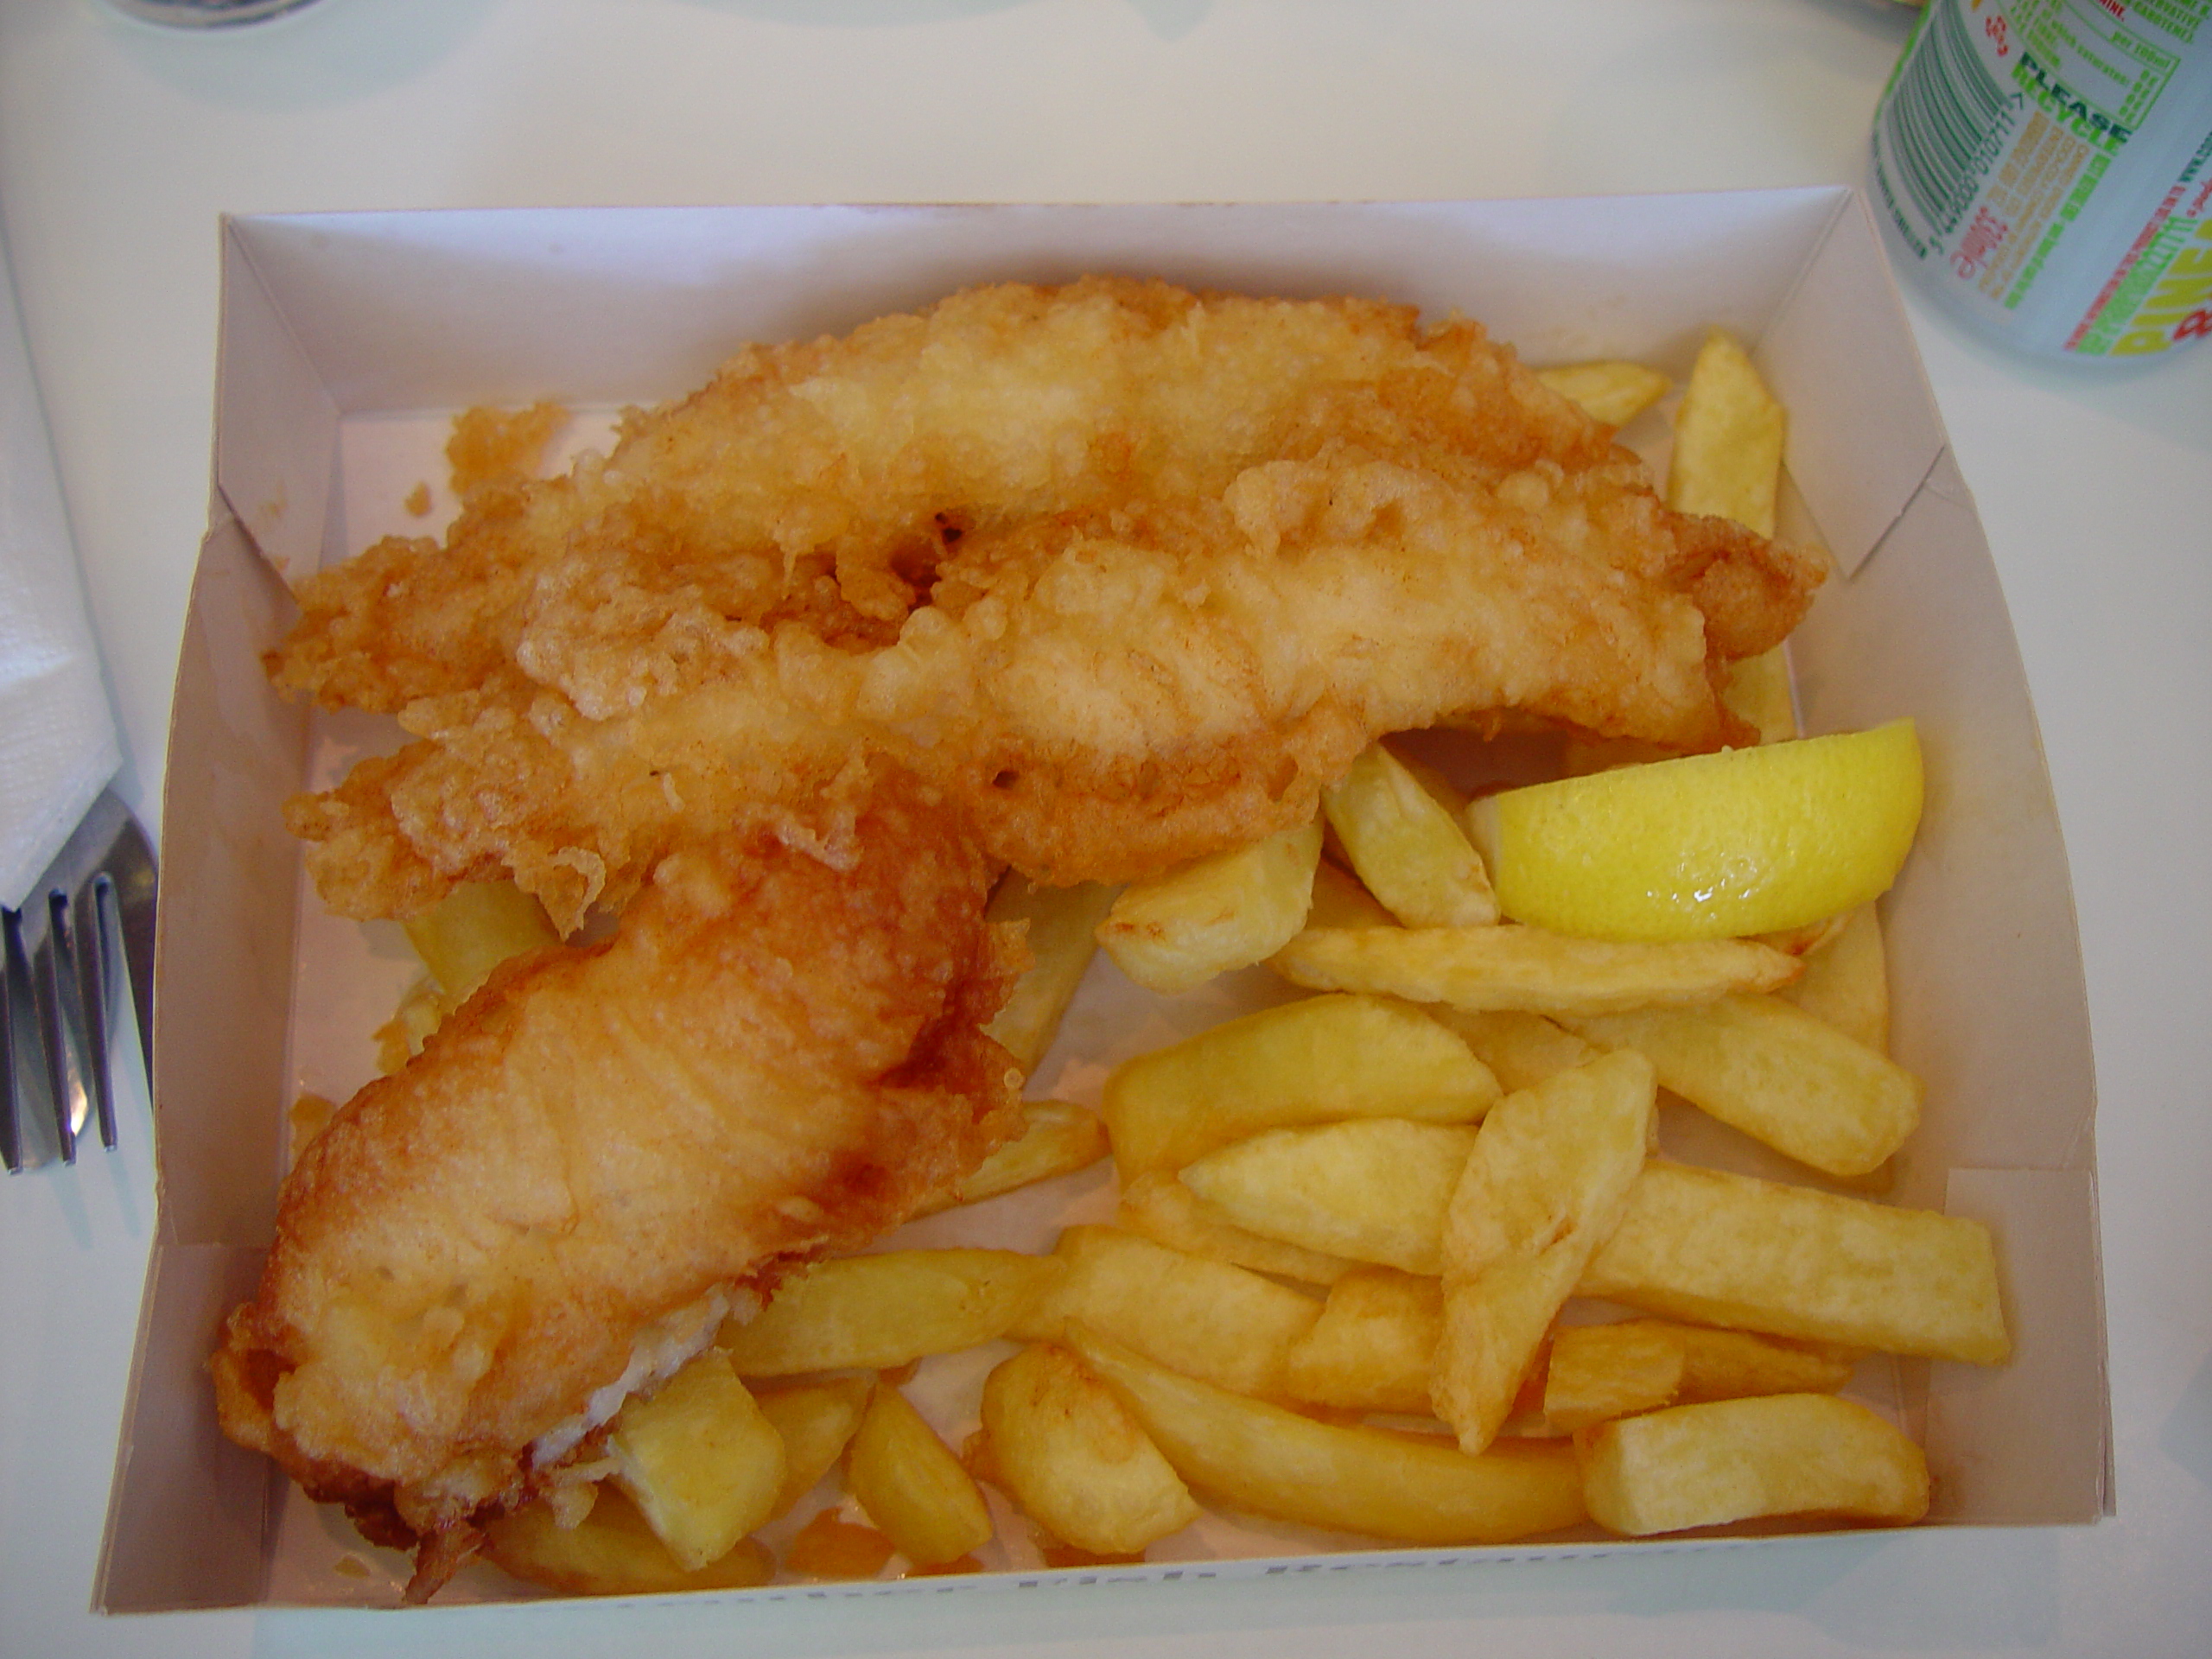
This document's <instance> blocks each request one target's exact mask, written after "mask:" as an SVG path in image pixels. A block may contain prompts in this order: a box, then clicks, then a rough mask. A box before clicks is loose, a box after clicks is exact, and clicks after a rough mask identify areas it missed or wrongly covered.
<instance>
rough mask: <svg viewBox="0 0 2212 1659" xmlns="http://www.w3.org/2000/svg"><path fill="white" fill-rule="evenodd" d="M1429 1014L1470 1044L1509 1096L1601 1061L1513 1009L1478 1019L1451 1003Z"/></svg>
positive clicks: (1557, 1030) (1562, 1032)
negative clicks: (1593, 1061)
mask: <svg viewBox="0 0 2212 1659" xmlns="http://www.w3.org/2000/svg"><path fill="white" fill-rule="evenodd" d="M1430 1012H1431V1013H1433V1014H1435V1016H1436V1017H1437V1018H1438V1019H1439V1020H1442V1021H1443V1022H1444V1023H1445V1024H1446V1026H1449V1027H1451V1028H1452V1030H1453V1031H1456V1032H1458V1033H1459V1035H1460V1036H1462V1037H1464V1038H1465V1039H1467V1046H1468V1047H1469V1048H1471V1049H1472V1050H1474V1051H1475V1058H1477V1059H1478V1060H1480V1061H1481V1062H1482V1063H1483V1064H1484V1065H1486V1066H1488V1067H1490V1069H1491V1071H1492V1072H1493V1073H1494V1074H1495V1075H1496V1076H1497V1083H1498V1087H1500V1088H1501V1089H1503V1090H1506V1091H1507V1092H1508V1093H1510V1092H1511V1091H1512V1090H1516V1089H1533V1088H1535V1086H1536V1084H1540V1083H1541V1082H1542V1081H1543V1080H1544V1079H1545V1078H1546V1077H1550V1076H1551V1075H1552V1074H1553V1073H1554V1071H1566V1070H1567V1068H1568V1067H1570V1066H1576V1065H1583V1064H1584V1063H1585V1062H1586V1061H1589V1060H1593V1059H1595V1058H1598V1051H1597V1049H1596V1048H1594V1047H1592V1046H1591V1045H1590V1044H1588V1043H1586V1042H1584V1041H1583V1040H1582V1039H1580V1037H1578V1036H1576V1035H1575V1034H1574V1033H1573V1032H1571V1031H1569V1030H1567V1028H1566V1027H1563V1026H1560V1025H1558V1024H1556V1023H1554V1021H1552V1020H1547V1019H1545V1018H1544V1016H1543V1015H1542V1014H1521V1013H1517V1012H1516V1011H1515V1010H1513V1009H1511V1008H1493V1009H1491V1010H1489V1011H1488V1012H1486V1013H1476V1012H1473V1011H1472V1010H1470V1009H1467V1008H1455V1007H1451V1006H1450V1005H1449V1004H1448V1003H1438V1004H1436V1005H1435V1006H1434V1007H1432V1008H1431V1009H1430Z"/></svg>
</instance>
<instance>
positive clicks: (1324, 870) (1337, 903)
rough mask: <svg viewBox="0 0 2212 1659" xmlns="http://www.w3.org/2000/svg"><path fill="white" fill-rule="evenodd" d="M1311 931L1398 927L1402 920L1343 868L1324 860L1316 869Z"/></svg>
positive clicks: (1308, 913) (1308, 923) (1309, 914)
mask: <svg viewBox="0 0 2212 1659" xmlns="http://www.w3.org/2000/svg"><path fill="white" fill-rule="evenodd" d="M1397 925H1398V918H1396V917H1395V916H1393V915H1392V914H1391V913H1390V912H1389V911H1388V910H1386V909H1384V908H1383V901H1382V900H1381V899H1377V898H1376V896H1375V895H1374V894H1373V893H1370V892H1369V891H1368V890H1367V889H1366V888H1365V887H1362V886H1361V885H1360V880H1359V878H1358V877H1357V876H1356V875H1354V874H1352V873H1351V871H1349V870H1347V869H1345V868H1344V867H1343V866H1342V865H1340V864H1338V863H1336V862H1335V861H1332V860H1330V859H1323V860H1322V861H1320V862H1319V864H1317V865H1315V866H1314V868H1313V906H1312V907H1311V908H1309V909H1308V910H1307V911H1306V926H1307V927H1395V926H1397Z"/></svg>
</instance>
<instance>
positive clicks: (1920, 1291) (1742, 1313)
mask: <svg viewBox="0 0 2212 1659" xmlns="http://www.w3.org/2000/svg"><path fill="white" fill-rule="evenodd" d="M1575 1289H1576V1294H1578V1295H1583V1296H1600V1297H1605V1298H1607V1299H1609V1300H1613V1301H1617V1302H1626V1303H1627V1304H1629V1305H1630V1306H1631V1307H1640V1308H1643V1309H1646V1310H1648V1311H1649V1312H1651V1313H1668V1314H1672V1315H1674V1316H1675V1317H1676V1318H1679V1319H1695V1320H1697V1321H1699V1322H1700V1323H1701V1324H1705V1325H1733V1326H1737V1327H1738V1328H1741V1329H1744V1330H1747V1331H1762V1332H1770V1333H1771V1334H1773V1335H1776V1336H1783V1337H1798V1338H1807V1339H1809V1340H1811V1341H1815V1342H1833V1343H1841V1344H1845V1345H1847V1346H1849V1347H1853V1348H1873V1349H1878V1350H1881V1351H1885V1352H1888V1353H1897V1354H1921V1355H1925V1356H1927V1357H1929V1358H1933V1359H1962V1360H1967V1361H1969V1362H1971V1363H1977V1364H1983V1365H1996V1364H2002V1363H2004V1361H2005V1358H2006V1357H2007V1356H2008V1355H2009V1354H2010V1353H2011V1351H2012V1344H2011V1340H2010V1338H2007V1336H2006V1335H2005V1313H2004V1307H2003V1305H2002V1303H2001V1302H2000V1300H1999V1295H1998V1288H1997V1253H1996V1250H1995V1249H1994V1248H1993V1245H1992V1243H1991V1242H1990V1237H1989V1230H1988V1229H1987V1228H1986V1227H1985V1226H1983V1225H1982V1224H1980V1222H1978V1221H1970V1220H1967V1219H1966V1218H1964V1217H1956V1216H1944V1215H1938V1214H1936V1213H1934V1212H1933V1211H1925V1210H1900V1209H1897V1208H1894V1207H1892V1206H1891V1205H1881V1204H1870V1203H1868V1202H1867V1201H1866V1200H1865V1199H1863V1198H1842V1197H1839V1196H1837V1195H1836V1194H1834V1193H1829V1192H1815V1191H1813V1190H1812V1189H1811V1188H1809V1187H1802V1186H1785V1185H1780V1184H1779V1183H1777V1182H1773V1181H1761V1180H1756V1179H1752V1178H1751V1177H1750V1176H1748V1175H1732V1174H1728V1173H1725V1172H1723V1171H1720V1170H1714V1169H1696V1168H1693V1167H1691V1166H1688V1165H1687V1164H1675V1163H1667V1162H1662V1161H1659V1160H1654V1161H1652V1162H1650V1163H1649V1164H1647V1165H1646V1166H1645V1167H1644V1171H1643V1174H1642V1175H1640V1176H1639V1177H1637V1181H1636V1185H1635V1186H1634V1187H1633V1188H1632V1189H1631V1190H1630V1193H1629V1201H1628V1209H1627V1211H1626V1213H1625V1214H1624V1215H1623V1216H1622V1217H1621V1223H1620V1225H1619V1226H1618V1228H1616V1229H1614V1230H1613V1235H1612V1236H1611V1238H1609V1239H1607V1240H1606V1241H1605V1244H1604V1246H1603V1247H1602V1248H1601V1249H1599V1251H1598V1253H1597V1255H1594V1256H1592V1258H1591V1260H1590V1265H1589V1266H1588V1268H1586V1269H1584V1271H1583V1274H1582V1280H1581V1282H1580V1284H1579V1285H1577V1286H1576V1287H1575Z"/></svg>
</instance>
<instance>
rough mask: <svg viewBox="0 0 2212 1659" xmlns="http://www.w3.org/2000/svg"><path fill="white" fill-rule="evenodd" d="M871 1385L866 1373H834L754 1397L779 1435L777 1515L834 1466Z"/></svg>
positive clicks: (858, 1420) (858, 1422) (856, 1424)
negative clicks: (781, 1466)
mask: <svg viewBox="0 0 2212 1659" xmlns="http://www.w3.org/2000/svg"><path fill="white" fill-rule="evenodd" d="M870 1386H871V1385H870V1384H869V1383H868V1379H867V1378H865V1377H859V1376H833V1377H829V1378H826V1379H824V1380H823V1381H822V1382H820V1383H804V1384H802V1385H800V1386H798V1387H797V1388H788V1389H770V1390H768V1391H766V1393H763V1394H760V1395H755V1396H754V1403H755V1404H756V1405H758V1406H759V1407H760V1414H761V1415H762V1416H763V1417H766V1419H767V1420H768V1421H769V1422H770V1423H772V1424H773V1425H774V1426H775V1430H776V1433H778V1434H779V1435H781V1436H782V1437H783V1442H784V1484H783V1489H782V1491H779V1492H778V1493H777V1495H776V1507H775V1511H774V1513H775V1514H776V1515H784V1514H787V1513H789V1511H790V1510H791V1506H792V1505H793V1504H795V1503H798V1501H799V1499H801V1498H802V1497H805V1496H806V1495H807V1494H808V1493H809V1492H810V1491H813V1490H814V1489H815V1487H816V1486H817V1484H819V1483H820V1481H821V1479H822V1478H823V1476H824V1475H826V1474H828V1473H829V1471H830V1470H831V1469H833V1468H834V1467H836V1462H837V1459H839V1458H840V1457H842V1456H843V1455H844V1451H845V1446H846V1445H847V1444H848V1443H849V1441H850V1440H852V1438H853V1432H854V1431H855V1429H857V1428H858V1427H860V1426H861V1414H862V1413H864V1412H865V1411H867V1409H868V1392H869V1389H870Z"/></svg>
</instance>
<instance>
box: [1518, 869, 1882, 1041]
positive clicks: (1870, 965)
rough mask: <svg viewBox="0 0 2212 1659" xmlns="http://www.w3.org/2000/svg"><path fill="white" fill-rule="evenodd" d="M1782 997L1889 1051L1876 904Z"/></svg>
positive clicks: (1815, 957)
mask: <svg viewBox="0 0 2212 1659" xmlns="http://www.w3.org/2000/svg"><path fill="white" fill-rule="evenodd" d="M1779 995H1783V996H1785V997H1787V998H1788V999H1789V1001H1792V1002H1795V1003H1796V1005H1797V1006H1798V1007H1801V1008H1802V1009H1804V1010H1805V1012H1806V1013H1808V1014H1811V1015H1812V1016H1813V1017H1814V1018H1815V1019H1816V1020H1827V1022H1828V1024H1830V1025H1832V1026H1834V1027H1835V1028H1836V1029H1837V1030H1838V1031H1840V1032H1841V1033H1843V1034H1844V1035H1845V1036H1847V1037H1848V1038H1850V1039H1853V1041H1854V1042H1859V1043H1864V1044H1865V1045H1866V1046H1867V1047H1868V1048H1871V1049H1872V1050H1873V1051H1874V1052H1876V1053H1877V1054H1887V1053H1888V1052H1890V974H1889V960H1888V957H1887V954H1886V952H1885V950H1884V949H1883V945H1882V924H1881V919H1880V918H1879V917H1878V915H1877V913H1876V912H1875V908H1874V906H1872V905H1862V906H1859V908H1858V909H1857V910H1854V911H1853V912H1851V914H1850V916H1849V918H1847V920H1846V922H1845V923H1844V925H1843V928H1842V930H1841V931H1840V932H1838V933H1837V935H1836V936H1835V938H1833V939H1830V940H1829V941H1828V942H1827V944H1823V945H1821V946H1820V947H1819V948H1817V949H1816V950H1812V951H1811V952H1809V953H1808V955H1807V956H1806V957H1805V973H1804V976H1803V977H1802V978H1801V979H1800V980H1798V982H1796V984H1795V985H1786V986H1784V987H1783V988H1782V990H1781V992H1780V993H1779ZM1478 1052H1480V1051H1478Z"/></svg>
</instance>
